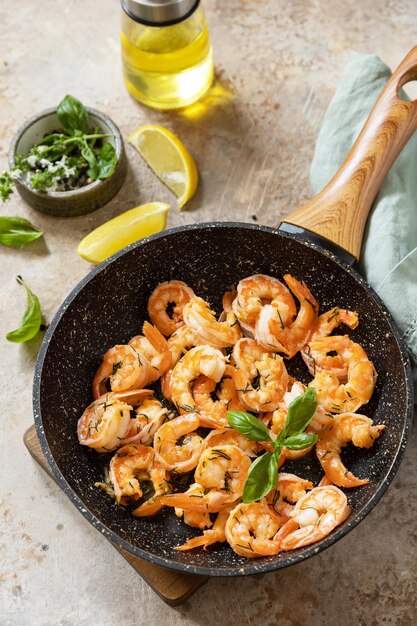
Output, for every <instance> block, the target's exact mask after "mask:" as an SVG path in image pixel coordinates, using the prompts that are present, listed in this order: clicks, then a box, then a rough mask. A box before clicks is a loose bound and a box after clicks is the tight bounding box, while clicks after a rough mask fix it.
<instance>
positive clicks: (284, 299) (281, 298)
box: [232, 274, 297, 336]
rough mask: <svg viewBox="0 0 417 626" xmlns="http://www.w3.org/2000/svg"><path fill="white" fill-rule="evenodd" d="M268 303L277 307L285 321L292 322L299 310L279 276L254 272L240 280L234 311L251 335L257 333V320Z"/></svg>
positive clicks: (279, 314) (278, 312)
mask: <svg viewBox="0 0 417 626" xmlns="http://www.w3.org/2000/svg"><path fill="white" fill-rule="evenodd" d="M266 304H268V305H270V306H272V307H274V308H275V309H276V311H277V315H278V316H280V317H281V319H282V320H283V323H288V324H289V323H290V322H292V320H293V319H294V317H295V315H296V312H297V309H296V307H295V302H294V298H293V297H292V295H291V293H290V292H289V290H288V289H287V287H286V286H285V285H284V284H283V283H282V282H281V281H279V280H278V279H277V278H273V277H272V276H266V275H265V274H254V275H253V276H248V277H247V278H244V279H243V280H241V281H240V282H239V284H238V286H237V297H236V299H235V300H234V302H233V305H232V306H233V311H234V312H235V315H236V317H237V318H238V320H239V323H240V325H241V326H242V328H243V329H244V330H245V331H246V332H249V333H250V335H251V336H253V335H254V333H255V328H256V322H257V321H258V318H259V316H260V314H261V311H262V309H263V307H264V306H265V305H266Z"/></svg>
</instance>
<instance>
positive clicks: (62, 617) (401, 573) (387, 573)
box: [0, 0, 417, 626]
mask: <svg viewBox="0 0 417 626" xmlns="http://www.w3.org/2000/svg"><path fill="white" fill-rule="evenodd" d="M205 6H206V12H207V15H208V19H209V26H210V32H211V36H212V41H213V46H214V52H215V64H216V69H217V80H216V83H215V85H214V87H213V89H212V91H211V93H210V94H209V96H208V97H207V98H206V99H205V100H204V101H203V102H202V103H200V104H199V105H197V106H195V107H193V108H192V109H191V110H188V111H186V112H180V113H170V114H162V113H157V112H155V111H151V110H149V109H146V108H143V107H141V106H139V105H137V104H135V103H134V102H133V101H132V100H131V99H130V97H129V96H128V95H127V93H126V92H125V89H124V86H123V83H122V78H121V72H120V61H119V44H118V22H119V6H118V3H117V2H116V1H115V0H114V1H112V0H100V2H94V1H93V0H56V1H55V2H46V1H45V0H38V1H37V2H31V1H30V0H20V1H19V2H13V1H12V0H2V2H1V5H0V24H1V30H0V80H1V83H0V103H1V117H0V166H3V165H4V166H5V165H6V154H7V149H8V144H9V142H10V139H11V137H12V134H13V133H14V131H15V129H16V128H17V127H18V126H19V125H20V124H21V123H22V122H23V121H24V120H25V118H26V117H28V116H29V115H32V114H33V113H34V112H36V111H37V110H40V109H42V108H45V107H49V106H53V105H55V104H57V103H58V101H59V100H60V99H61V98H62V97H63V96H64V95H65V94H66V93H68V92H69V93H72V94H74V95H75V96H77V97H78V98H80V99H81V100H82V101H83V102H84V103H86V104H88V105H90V106H93V107H95V108H98V109H100V110H102V111H104V112H105V113H108V114H109V115H110V116H111V117H112V118H113V119H114V120H115V122H116V123H117V124H118V125H119V126H120V128H121V130H122V132H123V133H124V135H125V136H126V135H127V134H128V133H129V132H131V131H132V130H134V129H135V128H136V127H137V126H139V125H140V124H143V123H145V122H154V123H162V124H164V125H166V126H168V127H169V128H171V129H172V130H174V131H175V132H176V133H177V134H178V135H179V136H180V137H181V138H182V139H183V140H184V142H185V144H186V145H187V146H188V147H189V149H190V150H191V152H192V153H193V155H194V156H195V158H196V160H197V162H198V165H199V169H200V172H201V184H200V187H199V191H198V193H197V195H196V197H195V199H194V200H193V201H192V202H191V203H190V207H189V210H188V211H184V212H183V213H181V214H180V213H178V211H177V209H176V208H175V201H174V199H173V197H172V196H171V194H170V193H169V192H168V191H167V190H166V189H165V188H163V187H162V185H161V184H160V183H159V182H158V180H157V179H156V178H155V177H154V176H153V175H152V174H151V172H150V171H148V170H147V168H146V166H145V165H144V164H143V163H142V162H141V160H140V158H139V156H138V155H137V154H136V153H135V152H134V151H133V150H132V149H131V148H130V147H128V148H127V150H128V157H129V173H128V178H127V181H126V183H125V185H124V187H123V188H122V190H121V191H120V193H119V194H118V196H117V198H115V199H114V201H112V202H111V203H110V204H109V205H108V206H106V207H104V208H102V209H100V210H99V211H97V212H95V213H94V214H92V215H90V216H87V217H82V218H77V219H68V220H60V219H57V218H52V217H47V216H43V215H41V214H39V213H36V212H35V211H33V210H32V209H30V208H29V207H28V206H26V205H25V204H24V203H23V202H22V201H21V199H20V198H19V197H18V196H14V197H13V199H12V200H11V201H10V202H9V204H8V205H7V206H4V207H2V213H3V214H14V215H20V216H24V217H27V218H29V219H31V220H32V221H33V222H34V223H35V224H36V225H37V226H39V227H40V228H42V229H43V230H44V231H45V238H44V239H43V240H42V241H38V242H37V243H35V244H33V245H31V246H28V247H27V248H22V249H6V248H2V250H1V251H0V252H1V283H0V328H1V336H2V337H3V338H2V339H0V363H1V379H0V389H1V404H0V406H1V426H0V429H1V430H0V485H1V487H0V499H1V502H0V514H1V517H0V519H1V525H0V533H1V547H0V560H1V569H0V623H1V624H4V625H5V626H6V625H13V626H20V625H27V624H28V625H29V624H30V625H33V626H38V625H39V626H41V625H42V626H43V625H47V626H52V625H54V626H55V625H58V624H59V625H62V626H78V625H84V624H85V625H87V624H88V625H90V624H99V625H103V626H111V625H113V624H119V625H130V624H157V625H158V626H159V625H161V626H162V625H164V626H165V625H167V626H177V625H179V624H187V625H188V624H198V625H201V626H205V625H208V624H219V625H222V624H225V625H226V624H228V625H229V624H236V625H238V624H242V625H243V624H248V625H257V624H259V625H260V624H263V625H264V626H267V625H268V624H270V625H271V626H272V625H278V626H284V625H285V626H289V625H294V626H296V625H297V626H298V625H302V624H309V625H314V626H319V625H324V624H332V625H335V626H336V625H347V624H357V625H363V626H365V625H366V626H371V625H373V624H378V625H380V624H387V625H388V624H390V625H391V624H392V625H394V624H395V625H400V624H407V625H409V624H415V623H416V620H417V617H416V596H415V589H416V585H417V578H416V556H417V554H416V545H417V525H416V518H417V506H416V499H415V496H416V488H415V485H416V483H417V469H416V463H415V456H416V450H417V433H416V432H415V431H414V436H413V438H412V441H411V443H410V445H409V447H408V450H407V455H406V459H405V461H404V462H403V464H402V466H401V468H400V471H399V472H398V476H397V477H396V479H395V481H394V483H393V485H392V487H391V488H390V489H389V491H388V493H387V494H386V495H385V497H384V498H383V500H382V501H381V503H380V504H379V505H378V506H377V508H376V509H375V510H374V511H373V512H372V513H371V514H370V515H369V516H368V517H367V518H366V519H365V520H364V521H363V523H362V524H361V525H360V526H359V527H358V528H356V529H355V530H354V531H353V532H352V533H350V534H349V535H348V536H347V537H346V538H344V539H343V540H342V541H340V542H339V543H338V544H337V545H335V546H333V547H332V548H331V549H329V550H328V551H326V552H324V553H322V554H320V555H319V556H317V557H314V558H313V559H311V560H309V561H306V562H303V563H302V564H300V565H297V566H295V567H292V568H290V569H288V570H285V571H281V572H278V573H276V574H270V575H267V576H264V577H263V578H261V579H258V578H257V579H255V578H246V579H235V580H221V579H218V580H211V581H210V582H209V583H208V584H207V585H206V586H205V587H203V588H202V589H201V590H200V591H199V592H197V594H196V595H195V596H194V597H193V598H192V599H190V600H189V601H188V602H187V603H186V604H185V605H184V606H182V607H180V608H178V609H172V608H169V607H167V606H165V605H164V603H163V602H162V601H161V600H160V599H159V598H158V597H156V595H155V594H154V593H153V592H152V590H151V589H149V588H148V587H147V585H146V584H145V583H144V582H143V581H142V580H141V579H140V577H139V576H138V575H137V574H135V572H134V571H133V570H132V569H131V568H130V566H129V565H128V564H127V563H126V562H125V561H124V560H123V559H122V558H121V557H120V556H119V555H118V554H117V553H116V551H115V550H114V549H113V548H112V547H111V546H110V545H109V544H108V543H107V542H106V541H104V539H103V538H102V537H101V536H100V535H99V534H98V533H97V532H96V531H95V530H94V529H93V528H92V527H91V526H90V525H89V524H88V523H87V522H86V520H85V519H84V518H82V516H81V515H80V514H79V513H78V511H77V510H76V509H75V508H74V506H73V505H72V504H71V503H70V501H69V500H68V499H67V498H66V497H65V496H64V495H63V494H62V492H61V491H60V490H59V489H58V487H57V486H55V484H53V483H52V481H51V480H50V479H49V478H47V477H46V476H45V474H44V473H43V472H42V471H41V470H40V469H39V468H38V467H37V466H36V465H35V464H34V462H33V461H32V459H31V458H30V457H29V455H28V454H27V452H26V450H25V448H24V446H23V444H22V436H23V433H24V431H25V429H26V428H27V427H28V426H29V425H30V424H31V423H32V410H31V381H32V374H33V368H34V363H35V359H36V354H37V350H38V347H39V342H38V341H33V342H31V343H30V344H28V345H21V346H18V345H14V344H9V343H7V342H6V341H5V339H4V335H5V332H6V331H8V330H10V329H12V328H14V327H15V326H16V325H17V323H18V321H19V319H20V316H21V312H22V310H23V308H24V294H23V293H22V290H21V289H20V288H18V286H17V284H16V282H15V280H14V277H15V276H16V274H22V275H23V277H24V278H25V280H26V281H27V282H28V283H29V285H30V286H31V287H32V289H33V290H34V291H35V292H36V293H37V294H39V296H40V298H41V302H42V308H43V312H44V315H45V319H46V320H47V321H48V320H50V319H51V318H52V316H53V314H54V312H55V310H56V309H57V307H58V305H59V304H60V302H61V301H62V300H63V298H64V297H65V295H66V294H67V293H68V291H69V290H70V289H71V288H72V287H73V286H74V285H75V284H76V283H77V282H78V281H79V279H81V278H82V277H83V276H84V275H85V274H86V273H87V272H88V271H89V269H90V267H89V266H88V264H86V263H85V262H84V261H83V260H81V259H80V258H79V257H78V256H77V255H76V253H75V247H76V244H77V242H78V241H79V240H80V238H81V237H82V236H84V235H85V234H86V233H87V232H89V231H90V230H91V229H92V228H94V227H95V226H97V225H98V224H100V223H102V222H103V221H105V220H106V219H108V218H110V217H112V216H114V215H117V214H118V213H120V212H121V211H123V210H126V209H128V208H131V207H133V206H136V205H138V204H141V203H142V202H146V201H150V200H165V201H168V202H172V204H173V207H174V208H173V209H172V211H171V214H170V218H169V224H170V225H181V224H186V223H189V222H193V221H198V222H201V221H208V220H214V219H238V220H243V221H252V216H253V215H256V216H257V219H258V221H259V223H264V224H269V225H273V224H276V223H277V222H278V219H279V216H280V215H284V214H285V212H286V211H287V209H290V208H292V207H296V206H297V205H299V204H300V203H301V202H302V201H304V200H305V199H306V198H307V197H308V182H307V181H308V167H309V163H310V161H311V157H312V152H313V148H314V141H315V137H316V135H317V132H318V129H319V126H320V122H321V119H322V115H323V112H324V110H325V107H326V105H327V103H328V101H329V99H330V97H331V95H332V93H333V91H334V88H335V85H336V82H337V79H338V76H339V75H340V72H341V70H342V67H343V64H344V62H345V60H346V55H347V53H348V52H349V51H350V50H358V51H361V52H369V53H371V52H372V53H376V54H379V55H380V56H381V57H382V58H383V59H384V60H385V61H386V62H388V63H389V64H391V65H395V64H396V63H397V62H399V61H400V59H401V58H402V57H403V56H404V54H405V53H406V52H407V51H408V49H409V48H410V47H411V46H412V45H413V44H415V43H417V13H416V10H415V2H414V1H413V0H396V1H395V2H394V1H392V0H381V1H379V2H375V0H350V1H348V2H346V1H344V0H332V1H331V0H322V1H319V0H305V1H300V0H298V1H295V2H284V0H228V1H227V2H225V1H222V0H207V1H206V3H205Z"/></svg>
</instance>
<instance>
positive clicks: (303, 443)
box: [283, 433, 318, 450]
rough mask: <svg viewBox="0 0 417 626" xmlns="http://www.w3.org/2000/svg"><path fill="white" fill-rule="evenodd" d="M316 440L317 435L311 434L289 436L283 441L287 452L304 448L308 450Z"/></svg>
mask: <svg viewBox="0 0 417 626" xmlns="http://www.w3.org/2000/svg"><path fill="white" fill-rule="evenodd" d="M317 440H318V436H317V435H313V434H311V433H298V435H291V436H290V437H287V438H286V439H285V441H284V444H283V445H284V446H285V447H286V448H288V450H304V448H309V447H310V446H312V445H313V444H315V443H316V441H317Z"/></svg>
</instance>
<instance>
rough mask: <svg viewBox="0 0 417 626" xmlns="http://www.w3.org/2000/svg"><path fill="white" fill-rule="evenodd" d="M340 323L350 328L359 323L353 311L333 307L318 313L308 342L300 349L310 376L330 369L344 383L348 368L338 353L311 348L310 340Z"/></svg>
mask: <svg viewBox="0 0 417 626" xmlns="http://www.w3.org/2000/svg"><path fill="white" fill-rule="evenodd" d="M340 324H344V325H345V326H348V327H349V328H351V329H354V328H356V327H357V325H358V324H359V320H358V314H357V313H356V312H355V311H348V310H347V309H339V307H334V309H332V310H331V311H327V313H323V315H320V317H319V318H318V320H317V322H316V324H315V326H314V328H313V332H312V333H311V337H310V340H309V343H308V344H307V345H305V346H304V348H303V349H302V350H301V356H302V357H303V360H304V363H305V364H306V365H307V367H308V371H309V372H310V374H311V375H312V376H315V375H316V373H317V372H319V371H320V370H323V369H324V370H328V371H329V370H330V371H332V372H334V373H335V374H336V376H337V377H338V379H339V380H340V382H341V383H344V382H346V380H347V373H348V368H347V363H346V361H345V360H344V359H343V357H342V356H341V355H340V354H336V355H330V354H328V352H329V351H327V352H326V351H320V350H313V349H312V348H311V342H312V341H314V340H315V339H321V338H322V337H327V336H329V335H330V334H331V332H332V331H333V330H334V329H335V328H337V327H338V326H340Z"/></svg>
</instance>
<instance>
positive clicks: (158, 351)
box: [129, 322, 171, 385]
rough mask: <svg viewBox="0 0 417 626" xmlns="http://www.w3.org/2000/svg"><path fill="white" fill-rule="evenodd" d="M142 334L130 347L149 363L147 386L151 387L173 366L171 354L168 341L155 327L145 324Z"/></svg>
mask: <svg viewBox="0 0 417 626" xmlns="http://www.w3.org/2000/svg"><path fill="white" fill-rule="evenodd" d="M142 332H143V335H137V336H136V337H133V338H132V339H131V340H130V341H129V346H132V348H134V349H135V350H136V352H137V353H138V354H139V355H140V357H141V358H145V359H146V360H147V361H148V362H149V365H150V367H149V372H148V376H147V380H146V383H145V384H146V385H151V384H152V383H154V382H155V381H156V380H158V378H160V377H161V376H162V374H164V373H165V372H166V371H167V370H168V369H169V367H170V366H171V352H170V350H169V346H168V342H167V340H166V339H165V337H164V336H163V335H162V334H161V333H160V332H159V330H158V329H157V328H156V327H155V326H152V324H149V322H144V324H143V328H142Z"/></svg>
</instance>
